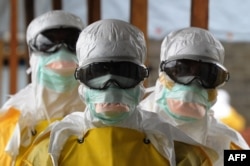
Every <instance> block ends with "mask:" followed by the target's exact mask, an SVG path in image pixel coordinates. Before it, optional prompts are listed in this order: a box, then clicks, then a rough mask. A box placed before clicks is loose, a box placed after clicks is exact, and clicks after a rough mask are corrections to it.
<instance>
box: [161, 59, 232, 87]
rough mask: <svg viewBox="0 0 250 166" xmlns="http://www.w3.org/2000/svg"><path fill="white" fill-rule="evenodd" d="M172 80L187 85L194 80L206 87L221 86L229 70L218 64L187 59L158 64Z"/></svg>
mask: <svg viewBox="0 0 250 166" xmlns="http://www.w3.org/2000/svg"><path fill="white" fill-rule="evenodd" d="M160 69H161V71H164V72H165V73H166V74H167V75H168V76H169V77H170V78H171V79H172V80H173V81H175V82H177V83H180V84H184V85H188V84H190V83H191V82H192V81H194V80H198V82H199V83H200V84H201V85H202V86H203V87H204V88H206V89H214V88H216V87H219V86H222V85H223V84H224V83H225V82H227V81H228V80H229V72H228V71H227V69H226V68H224V67H223V66H221V65H219V64H214V63H209V62H202V61H195V60H189V59H181V60H173V61H163V62H162V63H161V65H160Z"/></svg>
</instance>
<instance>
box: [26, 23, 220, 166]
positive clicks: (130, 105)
mask: <svg viewBox="0 0 250 166" xmlns="http://www.w3.org/2000/svg"><path fill="white" fill-rule="evenodd" d="M77 57H78V60H79V67H78V68H77V70H76V72H75V77H76V79H77V80H79V81H80V82H81V84H80V86H79V95H80V96H81V98H82V100H83V101H84V102H85V104H86V109H85V111H84V112H74V113H72V114H70V115H68V116H66V117H65V118H64V119H63V120H62V121H59V122H55V123H54V124H52V125H51V126H50V127H49V128H48V131H50V139H49V138H48V137H47V138H46V135H47V134H48V133H49V132H48V133H46V132H45V133H44V134H42V135H41V137H40V139H39V138H38V139H37V142H36V143H35V146H34V147H33V149H32V150H30V152H29V155H28V156H27V161H29V163H30V164H34V165H36V164H37V162H40V163H39V164H41V165H55V166H57V165H60V166H63V165H74V166H78V165H79V166H80V165H101V166H114V165H119V166H125V165H130V166H133V165H136V166H138V165H144V166H147V165H150V166H152V165H164V166H167V165H197V166H198V165H202V164H204V165H212V162H213V160H212V157H214V159H216V155H217V154H216V153H215V152H214V151H213V150H211V149H208V148H206V147H202V146H200V144H197V143H196V142H194V141H193V140H192V139H190V138H189V137H187V135H186V134H184V133H183V132H181V131H180V130H178V129H177V128H175V127H173V126H171V125H170V124H168V123H166V122H163V121H162V120H161V119H160V117H159V116H158V114H156V113H153V112H147V111H142V110H140V109H138V108H137V106H138V103H139V101H140V100H141V98H142V96H143V94H144V87H143V80H144V79H145V78H147V77H148V74H149V73H148V69H147V68H146V67H145V65H144V64H143V63H144V61H145V58H146V42H145V39H144V35H143V33H142V32H141V31H140V30H139V29H138V28H136V27H135V26H133V25H131V24H129V23H127V22H124V21H121V20H115V19H105V20H100V21H97V22H95V23H92V24H91V25H89V26H87V27H86V28H85V29H84V30H83V31H82V32H81V34H80V36H79V39H78V41H77ZM174 140H176V142H174ZM48 145H49V149H47V148H48V147H47V146H48ZM174 148H175V149H174ZM47 150H48V151H49V154H50V156H51V159H52V160H50V159H49V157H48V156H47V155H48V154H47ZM175 154H176V156H175ZM175 157H176V158H175ZM210 157H211V158H210ZM51 162H52V163H51ZM48 163H49V164H48ZM176 163H177V164H176Z"/></svg>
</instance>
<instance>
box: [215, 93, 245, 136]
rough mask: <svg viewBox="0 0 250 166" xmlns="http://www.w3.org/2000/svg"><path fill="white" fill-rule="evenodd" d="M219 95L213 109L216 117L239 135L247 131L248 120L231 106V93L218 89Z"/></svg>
mask: <svg viewBox="0 0 250 166" xmlns="http://www.w3.org/2000/svg"><path fill="white" fill-rule="evenodd" d="M217 94H218V95H217V100H216V103H215V104H214V105H213V106H212V107H211V110H212V111H213V113H214V117H215V118H217V119H219V120H220V121H221V122H222V123H224V124H226V125H228V126H229V127H231V128H233V129H234V130H236V131H238V132H239V133H241V132H243V131H244V130H245V129H246V119H245V118H244V116H243V115H241V114H240V113H239V112H238V111H237V110H236V108H235V107H233V106H232V105H231V96H230V95H229V93H228V92H227V91H226V90H225V89H218V90H217ZM243 138H244V137H243Z"/></svg>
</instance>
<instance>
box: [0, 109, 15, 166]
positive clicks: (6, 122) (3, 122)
mask: <svg viewBox="0 0 250 166" xmlns="http://www.w3.org/2000/svg"><path fill="white" fill-rule="evenodd" d="M19 117H20V111H19V110H17V109H15V108H10V109H9V110H8V111H7V112H6V113H4V114H1V115H0V136H1V137H0V161H1V164H2V165H11V164H10V163H11V162H12V161H11V157H10V156H9V155H8V154H7V153H6V152H5V147H6V145H7V144H8V141H9V139H10V138H11V136H12V134H13V132H14V129H15V127H16V125H17V123H18V120H19Z"/></svg>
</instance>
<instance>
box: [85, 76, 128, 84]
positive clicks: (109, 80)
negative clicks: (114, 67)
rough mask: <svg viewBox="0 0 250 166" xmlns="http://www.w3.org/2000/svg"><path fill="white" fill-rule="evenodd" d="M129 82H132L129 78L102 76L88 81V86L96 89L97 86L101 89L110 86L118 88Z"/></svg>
mask: <svg viewBox="0 0 250 166" xmlns="http://www.w3.org/2000/svg"><path fill="white" fill-rule="evenodd" d="M129 81H133V80H132V79H130V78H126V77H121V76H117V75H112V74H106V75H104V76H101V77H97V78H94V79H92V80H90V81H89V83H88V84H91V85H92V86H94V87H97V86H99V87H103V86H104V85H105V86H107V87H110V86H118V87H119V85H121V84H126V83H127V84H128V82H129Z"/></svg>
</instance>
